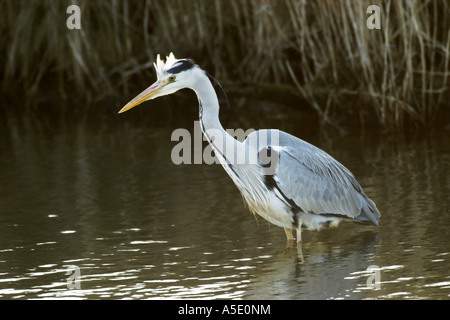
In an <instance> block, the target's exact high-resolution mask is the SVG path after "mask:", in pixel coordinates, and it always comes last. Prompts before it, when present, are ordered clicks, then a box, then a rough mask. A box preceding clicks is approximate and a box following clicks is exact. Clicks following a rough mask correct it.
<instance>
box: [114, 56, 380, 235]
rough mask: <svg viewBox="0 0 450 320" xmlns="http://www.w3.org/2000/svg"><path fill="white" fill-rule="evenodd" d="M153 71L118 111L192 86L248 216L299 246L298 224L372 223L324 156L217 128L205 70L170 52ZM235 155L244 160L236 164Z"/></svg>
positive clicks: (360, 195) (279, 135)
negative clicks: (239, 136)
mask: <svg viewBox="0 0 450 320" xmlns="http://www.w3.org/2000/svg"><path fill="white" fill-rule="evenodd" d="M154 66H155V69H156V74H157V81H156V82H155V83H154V84H152V85H151V86H150V87H148V88H147V89H145V90H144V91H143V92H142V93H140V94H139V95H137V96H136V97H135V98H134V99H133V100H131V101H130V102H129V103H128V104H126V105H125V106H124V107H123V108H122V109H121V110H120V111H119V113H122V112H125V111H127V110H129V109H131V108H133V107H135V106H137V105H139V104H141V103H142V102H144V101H147V100H150V99H154V98H156V97H160V96H164V95H168V94H172V93H174V92H176V91H178V90H180V89H183V88H189V89H192V90H193V91H194V92H195V93H196V95H197V98H198V101H199V117H200V125H201V129H202V132H203V134H204V136H205V137H206V139H207V140H208V142H209V144H210V145H211V146H212V149H213V150H214V152H215V154H216V156H217V158H218V159H219V161H220V163H221V164H222V166H223V167H224V169H225V171H226V172H227V173H228V174H229V176H230V177H231V179H232V180H233V181H234V183H235V184H236V186H237V187H238V189H239V191H240V192H241V194H242V196H243V198H244V200H245V202H246V203H247V204H248V207H249V209H250V211H251V212H252V213H253V214H258V215H260V216H261V217H263V218H264V219H266V220H268V221H269V222H271V223H273V224H275V225H277V226H279V227H282V228H284V230H285V233H286V237H287V239H288V240H289V241H290V240H294V237H293V235H292V230H296V232H297V242H301V228H302V226H304V227H306V228H308V229H312V230H318V229H321V228H322V227H326V226H337V225H338V224H339V222H340V221H341V220H342V219H343V218H346V219H353V220H366V221H369V222H371V223H373V224H375V225H378V220H379V217H380V212H379V211H378V209H377V207H376V205H375V203H374V202H373V201H372V200H370V199H369V198H368V197H367V196H366V194H365V193H364V191H363V189H362V187H361V186H360V185H359V183H358V182H357V181H356V179H355V178H354V176H353V174H352V173H351V172H350V171H349V170H348V169H347V168H346V167H344V166H343V165H342V164H341V163H339V162H338V161H337V160H335V159H334V158H333V157H331V156H330V155H329V154H327V153H326V152H325V151H323V150H321V149H319V148H317V147H315V146H313V145H312V144H310V143H308V142H306V141H303V140H301V139H299V138H297V137H295V136H292V135H290V134H288V133H286V132H283V131H279V130H274V129H270V130H258V131H254V132H252V133H251V134H250V135H248V137H247V138H246V140H245V141H243V142H240V141H238V140H236V139H234V138H233V137H232V136H231V135H229V134H228V133H227V132H226V131H225V130H224V128H223V127H222V125H221V123H220V121H219V101H218V98H217V95H216V92H215V90H214V87H213V85H212V83H211V81H210V79H209V78H208V74H207V73H206V72H205V71H204V70H202V69H201V68H200V67H199V66H198V65H196V64H195V63H194V62H193V61H192V60H190V59H176V58H175V57H174V55H173V53H170V55H169V56H168V57H167V58H166V61H165V62H163V61H162V60H161V58H160V56H159V55H158V56H157V59H156V63H154ZM242 155H245V156H244V157H243V159H244V161H236V159H237V157H239V156H241V158H242ZM251 159H254V161H250V160H251ZM268 159H269V160H270V161H268ZM241 160H242V159H241ZM263 160H264V161H263Z"/></svg>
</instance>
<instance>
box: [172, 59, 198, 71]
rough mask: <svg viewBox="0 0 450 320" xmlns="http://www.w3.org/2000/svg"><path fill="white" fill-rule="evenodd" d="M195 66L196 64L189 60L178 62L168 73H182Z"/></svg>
mask: <svg viewBox="0 0 450 320" xmlns="http://www.w3.org/2000/svg"><path fill="white" fill-rule="evenodd" d="M193 66H194V62H193V61H192V60H189V59H183V60H178V61H177V62H176V63H175V66H174V67H172V68H170V69H169V70H167V72H168V73H172V74H176V73H180V72H181V71H185V70H189V69H191V68H192V67H193Z"/></svg>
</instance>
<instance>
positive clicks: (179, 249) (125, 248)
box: [0, 100, 450, 299]
mask: <svg viewBox="0 0 450 320" xmlns="http://www.w3.org/2000/svg"><path fill="white" fill-rule="evenodd" d="M167 101H168V100H164V101H163V103H162V104H159V106H162V108H165V109H163V110H159V112H156V110H157V109H158V107H154V106H153V108H154V109H152V107H149V106H144V107H142V108H141V109H139V110H138V109H136V110H133V111H130V115H127V114H125V115H123V116H117V115H116V114H115V112H116V111H117V110H118V108H114V107H111V106H103V107H101V108H98V107H97V109H95V110H96V111H95V112H87V114H86V115H79V114H78V115H77V116H74V115H72V114H71V112H70V108H69V107H65V106H64V105H62V106H59V107H61V109H63V110H65V111H64V112H62V113H60V112H55V111H49V110H48V109H45V108H44V107H43V106H39V108H40V109H39V108H38V110H41V111H40V112H37V111H36V110H28V111H27V112H5V113H4V116H3V117H2V120H1V122H0V125H1V127H0V134H1V137H2V139H1V140H0V167H1V170H0V181H1V184H0V298H1V299H30V298H32V299H36V298H38V299H39V298H80V299H92V298H94V299H122V298H123V299H149V298H150V299H159V298H166V299H179V298H205V299H223V298H225V299H373V298H378V299H449V297H450V274H449V271H448V270H449V267H450V240H449V239H450V233H449V228H450V212H449V208H450V201H449V194H450V178H449V163H450V148H449V145H450V144H449V139H448V137H449V134H448V131H445V130H444V131H443V132H442V134H441V133H439V134H435V135H431V136H425V135H420V134H419V135H417V136H414V137H412V138H411V137H410V138H408V139H405V138H402V137H392V135H390V136H383V135H381V134H369V133H367V132H366V133H365V134H364V135H361V134H360V133H356V134H355V133H351V131H347V133H345V134H342V135H341V134H336V133H335V132H331V133H330V132H327V131H324V130H321V129H320V128H319V127H318V126H317V125H316V123H315V122H314V121H310V120H308V119H306V118H305V117H304V116H303V115H302V114H300V113H295V112H292V113H291V114H289V115H288V116H285V117H282V116H280V115H279V114H278V113H277V112H276V111H277V109H274V108H268V109H264V113H269V116H267V117H263V116H262V113H258V110H259V109H258V107H257V106H255V107H254V108H249V109H247V110H243V111H242V110H241V111H239V112H240V113H241V114H242V113H243V114H247V115H246V116H242V117H241V118H237V117H235V116H236V115H235V114H232V115H228V117H227V114H225V115H224V119H226V121H224V126H226V127H227V126H230V127H239V126H241V127H242V128H243V129H247V128H248V127H253V128H258V127H259V128H264V127H272V128H280V129H284V130H286V131H289V132H290V133H293V134H295V135H297V136H299V137H301V138H303V139H305V140H308V141H310V142H312V143H313V144H315V145H317V146H319V147H320V148H322V149H324V150H326V151H327V152H329V153H330V154H332V155H333V156H334V157H335V158H336V159H338V160H339V161H341V162H342V163H343V164H345V166H347V167H348V168H349V169H350V170H351V171H352V172H353V173H354V174H355V176H356V177H357V179H358V181H359V182H360V184H361V185H362V186H363V187H364V189H365V191H366V193H367V194H368V195H369V196H370V197H371V198H372V199H373V200H374V201H375V202H376V204H377V206H378V208H379V210H380V212H381V215H382V216H381V220H380V225H379V226H378V227H374V226H370V225H365V224H359V223H351V222H344V223H341V225H340V226H339V228H337V229H327V230H323V231H320V232H312V231H303V241H304V243H303V245H302V247H301V252H302V255H299V250H298V248H297V247H296V246H289V245H287V243H286V239H285V235H284V232H283V230H282V229H280V228H278V227H276V226H274V225H269V224H268V223H267V222H266V221H264V220H263V219H261V218H259V219H255V217H253V215H251V214H250V213H249V211H248V209H247V208H246V207H245V206H244V203H243V200H242V198H241V196H240V194H239V192H238V191H237V189H236V187H235V186H234V185H233V183H232V182H231V180H230V178H229V177H228V176H227V175H226V173H225V171H224V170H223V169H222V167H221V166H220V165H206V164H203V165H175V164H173V163H172V161H171V150H172V148H173V147H174V145H176V144H177V142H173V141H171V139H170V137H171V133H172V132H173V130H175V129H176V128H179V127H185V128H187V129H188V130H190V131H193V121H194V120H195V119H196V110H195V109H194V107H195V105H193V107H192V108H190V109H189V110H188V111H184V112H180V110H179V109H177V108H170V107H167V106H165V105H164V103H167ZM192 101H194V100H191V101H190V102H189V103H190V104H192V103H193V102H192ZM36 108H37V107H36ZM116 109H117V110H116ZM91 110H92V109H91ZM270 113H272V114H274V116H270ZM255 119H258V120H257V121H256V120H255ZM225 122H226V123H225ZM369 266H376V268H377V269H376V270H377V271H376V274H378V275H379V278H378V280H379V281H380V282H379V283H378V282H377V284H378V286H371V285H370V283H369V284H368V282H367V280H368V279H369V277H370V276H372V275H375V273H374V272H371V271H369V270H368V267H369ZM74 270H78V271H79V275H80V277H79V278H78V279H79V280H80V282H79V283H78V284H79V288H77V287H76V286H75V284H76V282H71V281H68V278H70V277H71V276H72V275H74ZM372 284H375V282H373V283H372Z"/></svg>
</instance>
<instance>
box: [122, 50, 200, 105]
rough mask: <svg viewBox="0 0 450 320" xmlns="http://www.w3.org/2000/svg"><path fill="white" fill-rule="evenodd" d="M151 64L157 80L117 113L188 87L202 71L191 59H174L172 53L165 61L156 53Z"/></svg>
mask: <svg viewBox="0 0 450 320" xmlns="http://www.w3.org/2000/svg"><path fill="white" fill-rule="evenodd" d="M153 65H154V66H155V69H156V75H157V77H158V79H157V81H156V82H155V83H154V84H152V85H151V86H150V87H148V88H147V89H145V90H144V91H142V92H141V93H140V94H138V95H137V96H136V97H135V98H134V99H133V100H131V101H130V102H128V103H127V104H126V105H125V107H123V108H122V109H120V111H119V113H122V112H125V111H127V110H130V109H131V108H133V107H135V106H137V105H139V104H141V103H142V102H144V101H147V100H150V99H154V98H156V97H161V96H165V95H168V94H172V93H174V92H176V91H178V90H180V89H183V88H190V87H192V85H193V83H194V82H195V81H196V79H197V77H198V76H199V74H201V73H202V72H203V71H202V70H201V69H200V68H199V67H198V66H197V65H196V64H194V62H193V61H192V60H189V59H176V58H175V56H174V55H173V53H170V55H169V56H168V57H167V58H166V62H163V61H162V60H161V58H160V56H159V54H158V56H157V58H156V62H155V63H154V64H153ZM199 71H200V73H199Z"/></svg>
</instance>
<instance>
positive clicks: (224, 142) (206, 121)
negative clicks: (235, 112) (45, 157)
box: [192, 74, 243, 164]
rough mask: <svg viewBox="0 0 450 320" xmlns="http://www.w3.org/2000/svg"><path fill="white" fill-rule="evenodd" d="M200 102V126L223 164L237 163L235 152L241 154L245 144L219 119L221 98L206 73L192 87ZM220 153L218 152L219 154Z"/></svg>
mask: <svg viewBox="0 0 450 320" xmlns="http://www.w3.org/2000/svg"><path fill="white" fill-rule="evenodd" d="M192 89H193V90H194V91H195V93H196V95H197V98H198V102H199V107H200V110H199V118H200V126H201V129H202V132H203V134H204V135H205V137H206V139H207V140H208V142H209V144H210V145H211V146H212V148H213V149H214V150H215V151H216V155H217V157H218V159H219V160H220V162H221V163H222V164H225V163H224V161H225V162H226V163H228V164H231V163H235V162H234V160H235V154H236V153H237V154H239V152H238V151H239V150H238V149H240V148H242V147H243V144H242V143H241V142H239V141H238V140H236V139H234V138H233V137H232V136H231V135H229V134H228V133H227V132H226V131H225V130H224V128H223V127H222V124H221V123H220V120H219V100H218V99H217V95H216V91H215V90H214V87H213V85H212V83H211V81H210V80H209V79H208V77H207V76H206V74H203V76H202V77H199V79H198V80H197V82H196V85H195V87H193V88H192ZM217 153H218V154H217Z"/></svg>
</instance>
